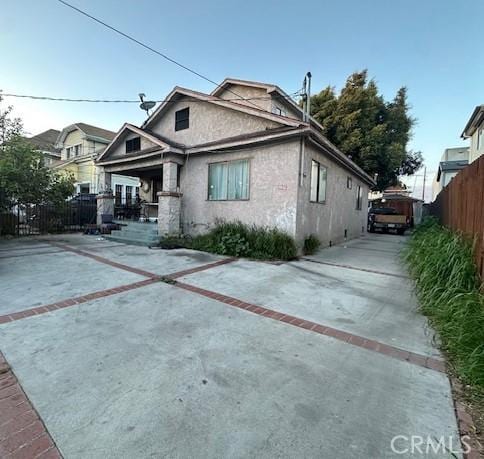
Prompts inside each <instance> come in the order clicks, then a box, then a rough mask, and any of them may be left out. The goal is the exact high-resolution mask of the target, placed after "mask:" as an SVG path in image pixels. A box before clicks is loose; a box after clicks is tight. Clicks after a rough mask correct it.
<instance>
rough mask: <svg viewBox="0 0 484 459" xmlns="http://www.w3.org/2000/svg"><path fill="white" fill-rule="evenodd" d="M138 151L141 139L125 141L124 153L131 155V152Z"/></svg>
mask: <svg viewBox="0 0 484 459" xmlns="http://www.w3.org/2000/svg"><path fill="white" fill-rule="evenodd" d="M140 149H141V139H140V138H139V137H135V138H134V139H129V140H126V153H131V152H132V151H140Z"/></svg>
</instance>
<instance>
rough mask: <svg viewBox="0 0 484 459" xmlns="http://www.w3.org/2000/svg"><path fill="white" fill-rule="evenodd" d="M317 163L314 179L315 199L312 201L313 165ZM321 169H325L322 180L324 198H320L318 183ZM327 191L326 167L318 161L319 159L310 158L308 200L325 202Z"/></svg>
mask: <svg viewBox="0 0 484 459" xmlns="http://www.w3.org/2000/svg"><path fill="white" fill-rule="evenodd" d="M314 164H317V165H318V177H317V180H316V201H314V200H313V199H311V198H312V194H313V193H312V190H313V165H314ZM321 169H324V170H325V171H326V179H325V181H324V200H322V201H321V200H320V189H319V185H320V183H321V178H320V177H321ZM327 191H328V167H327V166H325V165H324V164H322V163H320V162H319V161H317V160H315V159H311V175H310V183H309V202H312V203H314V204H326V201H327Z"/></svg>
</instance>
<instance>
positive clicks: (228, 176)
mask: <svg viewBox="0 0 484 459" xmlns="http://www.w3.org/2000/svg"><path fill="white" fill-rule="evenodd" d="M242 199H249V160H248V159H243V160H240V161H230V162H224V163H213V164H209V165H208V200H209V201H227V200H242Z"/></svg>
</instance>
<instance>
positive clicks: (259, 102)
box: [218, 84, 271, 112]
mask: <svg viewBox="0 0 484 459" xmlns="http://www.w3.org/2000/svg"><path fill="white" fill-rule="evenodd" d="M234 93H235V94H234ZM239 96H240V98H243V99H253V100H250V101H248V100H245V101H244V100H240V101H237V100H235V102H237V103H243V104H246V105H248V106H249V107H250V106H252V107H253V106H254V105H256V106H257V107H259V108H261V109H262V110H267V111H269V112H270V111H271V100H270V97H269V95H268V94H267V91H266V90H265V89H263V88H254V87H251V86H241V85H238V84H234V85H230V86H229V87H228V88H227V89H224V90H223V91H222V92H221V93H220V94H219V95H218V97H220V98H221V99H229V100H230V99H237V98H239ZM254 98H256V99H254Z"/></svg>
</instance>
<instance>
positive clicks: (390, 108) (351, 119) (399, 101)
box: [311, 70, 422, 190]
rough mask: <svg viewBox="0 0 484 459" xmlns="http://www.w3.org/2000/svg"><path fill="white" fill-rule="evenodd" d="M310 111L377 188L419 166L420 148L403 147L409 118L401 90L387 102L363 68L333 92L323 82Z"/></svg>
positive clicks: (393, 182) (328, 135)
mask: <svg viewBox="0 0 484 459" xmlns="http://www.w3.org/2000/svg"><path fill="white" fill-rule="evenodd" d="M311 115H312V116H313V117H314V118H315V119H316V120H317V121H318V122H319V123H320V124H321V125H322V126H323V130H324V134H325V136H326V137H327V138H328V140H330V141H331V142H332V143H334V144H335V145H336V146H337V147H338V148H339V149H340V150H341V151H343V152H344V153H345V154H346V155H347V156H348V157H350V158H351V159H352V160H353V161H354V162H355V163H356V164H358V165H359V166H360V167H361V168H362V169H363V170H364V171H365V172H367V173H368V174H369V175H370V176H372V177H376V178H377V186H376V187H375V189H377V190H383V189H385V188H386V187H388V186H390V185H395V184H396V183H397V182H398V176H399V175H411V174H413V173H414V172H415V171H416V170H417V169H418V168H419V167H420V166H421V164H422V155H421V153H420V152H412V151H408V150H407V145H408V142H409V140H410V137H411V131H412V126H413V125H414V123H415V120H414V119H413V118H412V117H411V116H410V115H409V107H408V103H407V90H406V88H404V87H403V88H400V89H399V90H398V92H397V94H396V96H395V98H394V99H393V100H392V101H390V102H387V101H385V100H384V98H383V96H382V95H381V94H379V92H378V87H377V85H376V82H375V81H374V80H368V74H367V71H366V70H363V71H361V72H356V73H353V74H352V75H350V77H349V78H348V79H347V81H346V84H345V86H344V88H343V89H342V90H341V92H340V93H339V94H336V92H335V90H334V88H332V87H330V86H328V87H326V88H324V89H323V90H322V91H321V92H320V93H319V94H316V95H314V96H312V97H311Z"/></svg>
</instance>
